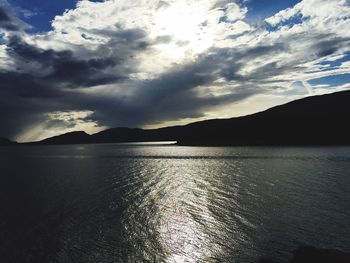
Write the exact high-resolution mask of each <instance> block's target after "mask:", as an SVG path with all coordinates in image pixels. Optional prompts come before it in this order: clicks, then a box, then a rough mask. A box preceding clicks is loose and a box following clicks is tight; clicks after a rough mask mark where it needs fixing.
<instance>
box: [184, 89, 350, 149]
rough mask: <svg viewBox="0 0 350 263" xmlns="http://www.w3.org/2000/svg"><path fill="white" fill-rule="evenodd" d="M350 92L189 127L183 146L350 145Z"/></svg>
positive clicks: (303, 100) (309, 99)
mask: <svg viewBox="0 0 350 263" xmlns="http://www.w3.org/2000/svg"><path fill="white" fill-rule="evenodd" d="M348 116H350V91H343V92H337V93H333V94H328V95H321V96H313V97H307V98H304V99H300V100H296V101H293V102H290V103H287V104H284V105H281V106H277V107H273V108H271V109H268V110H266V111H263V112H259V113H256V114H252V115H248V116H244V117H239V118H232V119H226V120H210V121H205V122H199V123H193V124H189V125H188V128H189V132H188V133H186V134H185V136H184V137H183V138H181V139H180V140H179V144H182V145H343V144H350V136H349V135H350V133H349V132H350V125H349V121H348V119H349V117H348Z"/></svg>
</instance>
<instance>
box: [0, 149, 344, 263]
mask: <svg viewBox="0 0 350 263" xmlns="http://www.w3.org/2000/svg"><path fill="white" fill-rule="evenodd" d="M0 171H1V172H0V207H1V214H0V262H3V263H7V262H60V263H68V262H74V263H75V262H81V263H83V262H84V263H87V262H101V263H106V262H169V263H170V262H257V261H258V259H259V258H260V257H263V256H268V257H270V258H271V259H274V260H279V261H281V262H287V261H288V260H289V259H290V257H291V252H292V250H293V249H295V248H297V247H298V246H301V245H313V246H317V247H326V248H338V249H342V250H344V251H350V226H349V222H350V194H349V189H350V148H349V147H337V148H332V147H330V148H318V147H314V148H301V147H300V148H288V147H284V148H279V147H271V148H268V147H179V146H173V145H167V146H164V145H156V144H151V145H128V144H124V145H118V144H106V145H76V146H28V147H2V148H0Z"/></svg>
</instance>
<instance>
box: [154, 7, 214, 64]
mask: <svg viewBox="0 0 350 263" xmlns="http://www.w3.org/2000/svg"><path fill="white" fill-rule="evenodd" d="M207 17H208V11H207V10H206V9H205V7H204V6H203V5H200V4H198V3H187V2H185V1H181V2H176V3H173V4H172V5H170V6H167V7H165V8H162V9H161V10H159V11H158V13H157V14H156V17H155V27H154V34H155V35H157V36H169V37H170V38H171V43H165V44H163V45H161V48H162V50H163V51H165V52H167V51H168V52H167V53H169V55H170V54H171V53H172V54H174V50H176V52H175V53H176V54H175V56H176V57H179V56H181V54H182V55H188V53H189V52H190V53H192V54H193V55H195V54H198V53H201V52H203V51H204V50H206V49H208V48H209V47H210V46H211V45H212V43H213V34H212V32H210V29H209V27H207V26H206V23H207ZM175 48H176V49H175Z"/></svg>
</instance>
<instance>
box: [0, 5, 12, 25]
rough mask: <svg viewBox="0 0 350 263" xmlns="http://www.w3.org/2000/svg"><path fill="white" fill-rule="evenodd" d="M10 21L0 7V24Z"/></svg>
mask: <svg viewBox="0 0 350 263" xmlns="http://www.w3.org/2000/svg"><path fill="white" fill-rule="evenodd" d="M10 20H11V18H10V17H9V15H8V14H7V12H6V11H5V9H4V8H3V7H1V6H0V22H8V21H10Z"/></svg>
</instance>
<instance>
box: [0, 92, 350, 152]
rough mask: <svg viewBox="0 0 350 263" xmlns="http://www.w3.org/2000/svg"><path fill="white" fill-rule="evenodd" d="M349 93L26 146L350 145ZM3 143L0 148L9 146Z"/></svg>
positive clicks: (69, 135)
mask: <svg viewBox="0 0 350 263" xmlns="http://www.w3.org/2000/svg"><path fill="white" fill-rule="evenodd" d="M349 116H350V91H341V92H336V93H332V94H326V95H319V96H311V97H306V98H303V99H300V100H295V101H292V102H290V103H287V104H284V105H280V106H276V107H273V108H270V109H268V110H266V111H262V112H258V113H255V114H251V115H247V116H243V117H237V118H231V119H213V120H207V121H201V122H195V123H190V124H188V125H184V126H172V127H165V128H160V129H149V130H144V129H138V128H112V129H107V130H104V131H102V132H99V133H96V134H93V135H89V134H87V133H85V132H83V131H77V132H71V133H66V134H63V135H59V136H55V137H51V138H48V139H45V140H42V141H38V142H32V143H26V144H30V145H33V144H35V145H56V144H87V143H122V142H152V141H176V142H177V144H178V145H184V146H244V145H246V146H248V145H256V146H260V145H261V146H263V145H294V146H297V145H300V146H301V145H350V125H349ZM13 144H14V143H13V142H10V141H9V140H6V139H1V140H0V145H13Z"/></svg>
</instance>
